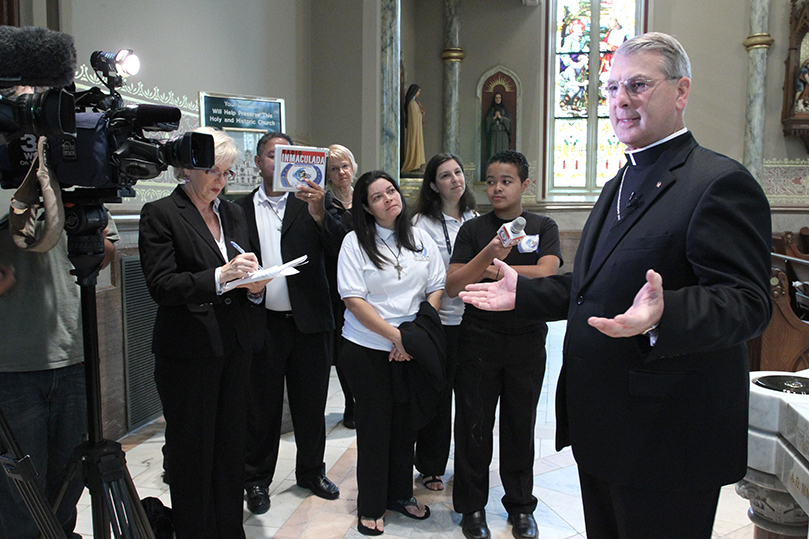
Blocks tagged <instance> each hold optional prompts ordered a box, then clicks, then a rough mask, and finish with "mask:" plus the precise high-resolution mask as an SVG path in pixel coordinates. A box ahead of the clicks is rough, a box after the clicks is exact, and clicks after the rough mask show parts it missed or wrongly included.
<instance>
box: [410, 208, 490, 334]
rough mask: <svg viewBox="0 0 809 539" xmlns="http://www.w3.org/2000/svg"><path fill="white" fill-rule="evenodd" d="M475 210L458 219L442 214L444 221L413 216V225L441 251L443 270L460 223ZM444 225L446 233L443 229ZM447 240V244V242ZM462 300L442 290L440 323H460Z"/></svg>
mask: <svg viewBox="0 0 809 539" xmlns="http://www.w3.org/2000/svg"><path fill="white" fill-rule="evenodd" d="M477 215H478V214H477V212H473V211H467V212H466V213H464V214H463V215H462V216H461V220H460V221H458V220H457V219H455V218H454V217H452V216H450V215H447V214H446V213H445V214H443V216H444V223H441V221H438V220H435V219H433V218H432V217H427V216H425V215H423V214H419V215H416V216H415V217H414V218H413V226H415V227H417V228H420V229H422V230H424V231H425V232H427V234H429V235H430V237H431V238H432V239H433V241H435V244H436V245H437V246H438V250H439V251H440V252H441V259H442V260H443V261H444V270H445V271H446V269H447V268H448V267H449V259H450V256H451V255H452V252H451V251H450V249H451V248H452V247H453V246H454V245H455V238H457V237H458V231H459V230H460V229H461V225H462V224H464V223H465V222H466V221H469V220H470V219H474V218H475V217H477ZM444 225H446V227H447V228H446V234H445V230H444ZM447 242H449V244H447ZM463 310H464V302H463V300H462V299H461V298H459V297H454V298H451V297H449V296H448V295H447V291H446V290H444V296H443V297H442V298H441V309H439V311H438V314H439V316H440V317H441V323H442V324H444V325H445V326H458V325H460V324H461V319H462V318H463Z"/></svg>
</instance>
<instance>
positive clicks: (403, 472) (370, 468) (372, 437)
mask: <svg viewBox="0 0 809 539" xmlns="http://www.w3.org/2000/svg"><path fill="white" fill-rule="evenodd" d="M340 360H341V361H343V368H344V369H345V374H346V377H347V378H348V383H349V385H350V386H351V391H352V392H353V393H354V399H355V401H356V404H355V409H354V417H355V419H356V421H357V490H358V493H357V513H358V515H359V516H361V517H365V518H374V519H376V518H381V517H382V515H384V514H385V510H386V509H387V506H388V503H387V502H388V501H389V500H407V499H409V498H410V497H412V496H413V442H414V441H415V431H414V430H413V428H412V425H411V421H410V405H409V404H408V403H397V402H395V401H394V400H393V392H392V390H391V364H390V362H389V361H388V352H383V351H380V350H372V349H370V348H365V347H364V346H359V345H357V344H355V343H353V342H351V341H348V340H346V339H343V356H342V357H341V358H340Z"/></svg>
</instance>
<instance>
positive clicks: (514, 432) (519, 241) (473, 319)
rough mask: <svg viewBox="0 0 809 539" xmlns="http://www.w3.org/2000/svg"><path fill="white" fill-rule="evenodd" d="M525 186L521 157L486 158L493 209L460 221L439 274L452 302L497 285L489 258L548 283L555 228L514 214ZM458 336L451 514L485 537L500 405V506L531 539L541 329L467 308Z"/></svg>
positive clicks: (555, 253) (510, 153)
mask: <svg viewBox="0 0 809 539" xmlns="http://www.w3.org/2000/svg"><path fill="white" fill-rule="evenodd" d="M530 182H531V180H530V179H529V178H528V161H527V160H526V158H525V156H524V155H523V154H521V153H519V152H515V151H514V150H503V151H501V152H498V153H496V154H495V155H494V156H493V157H492V158H491V160H490V161H489V166H488V169H487V172H486V194H487V195H488V197H489V202H491V204H492V208H493V209H492V211H491V212H489V213H487V214H485V215H482V216H481V217H478V218H477V219H473V220H471V221H467V222H466V223H464V224H463V226H462V227H461V229H460V231H459V232H458V237H457V239H456V240H455V246H454V250H453V252H452V258H451V259H450V263H449V269H448V270H447V294H448V295H449V296H450V297H456V296H457V295H458V293H459V292H460V291H462V290H463V289H464V287H465V286H466V285H467V284H470V283H477V282H491V281H497V280H498V279H500V278H501V277H502V275H501V274H500V272H499V271H498V270H497V268H496V267H495V266H493V265H492V262H493V260H494V259H495V258H498V259H500V260H507V261H509V263H510V264H511V265H513V267H515V269H517V271H518V272H520V273H522V274H523V275H526V276H531V277H544V276H547V275H553V274H555V273H556V271H557V270H558V269H559V266H560V265H561V263H562V253H561V248H560V244H559V229H558V227H557V226H556V223H555V222H554V221H553V219H551V218H549V217H545V216H541V215H536V214H532V213H528V212H526V211H523V209H522V202H521V200H522V195H523V193H525V191H526V189H527V188H528V186H529V184H530ZM515 221H516V222H515ZM522 222H524V223H525V225H524V229H522V231H521V229H520V224H521V223H522ZM514 225H516V227H515V226H514ZM460 333H461V335H460V343H461V344H460V347H459V350H458V370H457V372H456V374H455V486H454V489H453V492H452V498H453V502H454V505H455V510H456V511H457V512H459V513H462V514H463V519H462V521H461V526H462V529H463V533H464V535H465V536H466V537H467V538H469V539H488V538H489V537H490V532H489V528H488V525H487V524H486V512H485V506H486V502H487V500H488V498H489V465H490V464H491V461H492V444H493V434H492V430H493V429H494V421H495V409H496V408H497V403H498V400H499V401H500V477H501V479H502V482H503V487H504V489H505V496H503V500H502V501H503V505H504V506H505V508H506V510H507V511H508V514H509V517H508V519H509V522H510V523H511V524H512V525H513V529H512V533H513V534H514V536H515V537H518V538H533V537H537V525H536V521H535V520H534V516H533V512H534V509H536V505H537V499H536V498H535V497H534V495H533V494H532V493H531V491H532V486H533V479H532V478H533V463H534V425H535V423H536V408H537V403H538V401H539V393H540V390H541V389H542V379H543V377H544V375H545V336H546V335H547V333H548V327H547V325H546V324H545V323H544V322H539V321H534V320H530V321H528V320H522V319H519V318H517V317H516V316H515V314H514V311H513V310H512V311H507V312H499V313H492V312H487V311H482V310H480V309H477V308H475V307H474V306H471V305H467V306H466V310H465V311H464V315H463V320H462V321H461V327H460Z"/></svg>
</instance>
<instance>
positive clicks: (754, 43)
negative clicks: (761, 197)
mask: <svg viewBox="0 0 809 539" xmlns="http://www.w3.org/2000/svg"><path fill="white" fill-rule="evenodd" d="M769 12H770V0H752V2H751V6H750V35H749V36H748V38H747V39H746V40H745V41H744V43H743V45H744V46H745V47H747V51H748V55H749V57H748V63H747V66H748V67H747V119H746V122H745V131H744V165H745V166H746V167H747V168H748V169H749V170H750V172H751V173H752V174H753V176H754V177H755V178H756V179H759V178H760V177H761V171H762V165H763V161H764V157H763V156H764V117H765V110H764V107H765V96H766V94H765V88H766V84H764V78H765V76H766V75H767V51H768V49H769V48H770V45H772V44H773V39H772V38H771V37H770V35H769V34H768V33H767V25H768V20H769V15H770V13H769Z"/></svg>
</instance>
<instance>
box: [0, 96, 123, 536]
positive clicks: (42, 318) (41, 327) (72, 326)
mask: <svg viewBox="0 0 809 539" xmlns="http://www.w3.org/2000/svg"><path fill="white" fill-rule="evenodd" d="M11 90H12V91H13V92H15V93H14V94H12V97H15V96H16V95H19V94H21V93H25V91H26V90H27V91H29V92H30V91H31V88H30V87H17V88H16V89H11ZM10 196H11V191H2V192H0V199H2V200H0V204H1V205H0V214H5V211H4V210H3V208H5V209H7V208H8V199H9V198H10ZM105 236H106V237H105V241H104V244H105V258H104V262H103V265H102V267H103V266H106V265H107V264H108V263H109V262H110V261H111V260H112V257H113V255H114V246H113V241H116V240H117V239H118V236H117V230H116V229H115V225H114V224H113V222H112V220H110V221H109V226H108V228H107V230H106V231H105ZM11 268H13V270H11ZM71 269H72V265H71V263H70V262H69V260H68V257H67V235H66V234H65V233H64V232H62V237H61V238H60V240H59V242H58V243H57V244H56V246H55V247H54V248H53V249H51V250H50V251H47V252H45V253H34V252H27V251H23V250H21V249H19V248H18V247H17V246H16V245H15V244H14V242H13V240H12V237H11V233H10V230H9V227H8V226H3V227H2V228H0V273H2V274H3V275H2V276H0V291H2V287H3V286H4V284H6V283H7V282H8V277H9V276H11V279H12V280H14V279H16V282H13V283H11V286H10V287H9V289H8V290H7V291H6V292H5V293H2V294H0V320H2V326H0V328H2V329H0V410H2V412H3V414H4V415H5V416H6V419H7V420H8V422H9V423H10V425H11V429H12V432H13V434H14V437H15V438H16V439H17V442H18V443H19V445H20V447H21V448H22V450H23V452H25V453H27V454H29V455H30V457H31V460H32V462H33V464H34V466H35V468H36V470H37V471H38V472H39V477H38V478H37V482H38V484H39V487H40V489H41V490H42V492H44V493H45V495H46V497H47V499H48V501H49V502H51V503H52V502H53V501H54V500H55V498H56V496H57V495H58V492H59V489H60V487H61V485H62V483H63V480H64V474H65V467H66V465H67V463H68V461H69V460H70V457H71V455H72V453H73V450H74V449H75V448H76V446H78V445H79V444H80V443H81V442H82V436H83V434H84V433H85V432H87V413H86V407H87V406H86V394H85V379H84V366H83V364H82V362H83V360H84V353H83V343H82V328H81V303H80V298H79V287H78V285H77V284H76V281H75V278H74V277H73V276H72V275H70V274H69V271H70V270H71ZM10 272H11V273H10ZM0 475H2V477H0V530H2V536H3V537H4V539H30V538H32V537H39V531H38V530H37V526H36V523H35V522H34V520H33V518H32V517H31V515H30V513H29V511H28V509H27V508H26V506H25V504H24V502H23V500H22V498H21V496H20V494H19V492H18V491H17V488H16V487H15V485H14V483H13V482H12V480H11V479H10V478H9V477H7V476H6V475H5V474H0ZM83 488H84V483H83V480H82V477H81V474H80V473H77V474H76V475H75V476H74V477H73V478H72V480H71V482H70V485H69V487H68V489H67V491H66V493H65V496H64V498H63V499H62V502H61V504H60V506H59V508H58V509H57V511H56V516H57V518H58V520H59V522H60V524H61V526H62V528H63V529H64V531H65V534H66V535H67V537H72V538H79V537H80V536H79V535H77V534H75V533H73V528H74V527H75V523H76V503H77V502H78V500H79V497H80V496H81V493H82V490H83Z"/></svg>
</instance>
